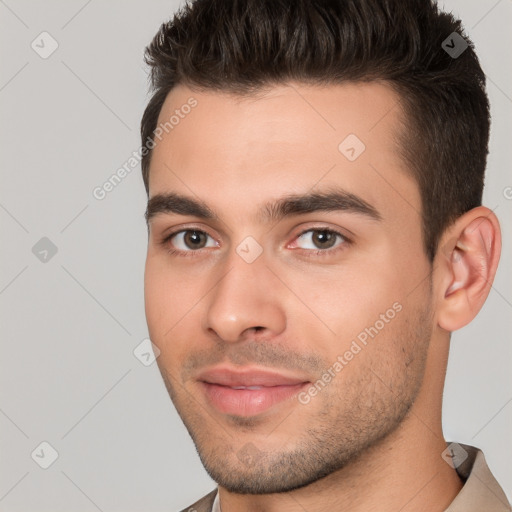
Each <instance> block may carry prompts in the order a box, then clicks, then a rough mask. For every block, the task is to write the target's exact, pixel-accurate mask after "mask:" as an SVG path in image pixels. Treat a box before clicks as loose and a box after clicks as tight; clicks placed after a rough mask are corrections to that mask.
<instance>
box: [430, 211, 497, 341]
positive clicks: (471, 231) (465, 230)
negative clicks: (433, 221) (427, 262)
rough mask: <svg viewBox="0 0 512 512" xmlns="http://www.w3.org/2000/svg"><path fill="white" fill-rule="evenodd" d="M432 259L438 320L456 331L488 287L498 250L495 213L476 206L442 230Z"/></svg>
mask: <svg viewBox="0 0 512 512" xmlns="http://www.w3.org/2000/svg"><path fill="white" fill-rule="evenodd" d="M439 247H440V249H439V250H438V253H437V255H436V260H435V261H434V269H435V270H434V275H435V282H436V300H437V323H438V325H439V327H441V328H442V329H445V330H446V331H450V332H452V331H455V330H457V329H460V328H461V327H464V326H465V325H466V324H468V323H469V322H471V320H473V318H474V317H475V316H476V314H477V313H478V312H479V311H480V309H481V307H482V306H483V304H484V302H485V300H486V298H487V296H488V295H489V291H490V289H491V285H492V282H493V280H494V276H495V274H496V269H497V267H498V261H499V258H500V252H501V231H500V225H499V222H498V219H497V218H496V215H494V213H493V212H492V211H491V210H489V208H486V207H484V206H479V207H477V208H474V209H472V210H470V211H469V212H466V213H465V214H464V215H462V216H461V217H459V218H458V219H457V220H456V222H455V223H454V224H452V225H451V226H450V227H449V228H448V229H447V230H446V232H445V233H444V235H443V237H442V239H441V241H440V245H439Z"/></svg>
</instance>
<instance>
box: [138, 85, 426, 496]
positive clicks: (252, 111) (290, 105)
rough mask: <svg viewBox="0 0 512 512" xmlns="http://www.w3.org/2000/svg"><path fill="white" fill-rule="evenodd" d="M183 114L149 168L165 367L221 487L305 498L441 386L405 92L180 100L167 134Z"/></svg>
mask: <svg viewBox="0 0 512 512" xmlns="http://www.w3.org/2000/svg"><path fill="white" fill-rule="evenodd" d="M191 97H192V98H194V99H195V100H196V101H197V104H196V105H195V106H194V107H193V108H182V107H183V105H186V104H187V103H190V98H191ZM176 110H178V111H179V113H180V114H181V115H180V116H179V117H180V120H179V122H176V118H174V121H173V127H172V129H170V130H169V129H168V133H165V132H164V136H163V137H162V138H161V141H159V142H158V143H157V145H156V148H155V149H154V153H153V156H152V162H151V171H150V193H149V195H150V208H149V214H150V220H149V223H150V236H149V246H148V254H147V263H146V274H145V300H146V316H147V321H148V326H149V331H150V336H151V340H152V341H153V343H154V344H155V345H156V346H157V347H158V348H159V350H160V351H161V355H160V356H159V358H158V359H157V361H158V365H159V368H160V371H161V373H162V376H163V378H164V381H165V383H166V386H167V388H168V391H169V393H170V396H171V398H172V400H173V402H174V404H175V406H176V408H177V410H178V413H179V414H180V416H181V418H182V420H183V422H184V423H185V426H186V427H187V429H188V431H189V433H190V435H191V436H192V438H193V440H194V442H195V444H196V446H197V449H198V452H199V454H200V457H201V460H202V462H203V464H204V465H205V468H206V469H207V471H208V472H209V474H210V475H211V476H212V478H213V479H214V480H215V481H217V482H218V483H219V484H220V485H222V486H224V487H226V488H228V489H230V490H232V491H234V492H242V493H255V494H256V493H271V492H279V491H287V490H291V489H293V488H297V487H300V486H304V485H307V484H309V483H311V482H313V481H316V480H318V479H319V478H321V477H323V476H325V475H327V474H330V473H332V472H333V471H335V470H337V469H340V468H342V467H344V466H345V465H346V464H347V463H348V462H350V461H352V460H355V459H356V458H357V456H358V455H360V454H361V453H362V452H363V451H364V450H366V449H367V448H369V447H370V446H372V445H375V444H376V443H377V442H378V441H379V440H380V439H382V438H383V437H385V436H386V435H387V434H389V433H391V432H393V431H394V430H395V429H396V427H397V426H399V425H400V424H401V422H402V420H403V419H404V417H406V413H407V411H408V410H409V409H410V408H411V406H412V405H413V404H414V400H415V398H416V396H417V394H418V391H419V389H420V387H421V385H422V382H423V376H424V374H425V365H426V360H427V352H428V347H429V341H430V337H431V334H432V329H433V326H434V320H433V314H432V311H431V290H430V284H431V283H430V279H429V278H428V277H427V276H428V275H429V271H430V264H429V262H428V260H427V258H426V255H425V253H424V250H423V242H422V231H421V219H420V213H419V212H420V211H421V202H420V196H419V190H418V187H417V184H416V182H415V181H414V180H413V179H412V177H410V175H409V174H408V172H407V169H406V168H405V164H404V162H403V161H402V159H401V158H400V155H399V150H398V146H397V142H396V140H397V136H398V134H399V130H400V129H401V128H400V127H401V123H400V119H401V117H400V116H401V113H400V107H399V106H398V103H397V96H396V95H395V94H394V93H393V92H392V91H391V89H390V88H388V87H387V86H385V85H382V84H377V83H373V84H344V85H338V86H329V87H323V88H320V87H311V86H309V87H308V86H305V85H299V84H290V85H288V86H280V87H275V88H272V89H270V90H269V91H268V92H267V93H265V94H263V93H262V94H260V95H258V96H255V97H251V98H241V97H237V96H233V95H228V94H221V93H218V92H196V91H191V90H190V89H188V88H187V87H184V86H179V87H177V88H176V89H174V90H173V91H172V92H171V93H170V94H169V96H168V98H167V100H166V102H165V104H164V106H163V108H162V111H161V113H160V118H159V123H165V122H166V121H168V120H169V119H170V118H171V116H173V115H176ZM184 112H189V113H188V114H186V115H184V114H183V113H184ZM168 126H169V125H168ZM351 134H352V135H351ZM347 137H348V139H347ZM356 137H357V138H356ZM360 141H362V143H364V145H365V149H364V148H363V146H362V145H361V142H360ZM340 143H341V145H340ZM156 196H162V197H161V198H160V200H158V201H157V200H156V199H155V198H156ZM183 199H188V200H189V201H183ZM151 200H152V202H151ZM199 206H201V208H199Z"/></svg>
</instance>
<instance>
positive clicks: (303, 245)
mask: <svg viewBox="0 0 512 512" xmlns="http://www.w3.org/2000/svg"><path fill="white" fill-rule="evenodd" d="M344 243H348V239H347V238H345V237H344V236H343V235H342V234H341V233H338V232H337V231H333V230H332V229H323V228H322V229H308V230H307V231H304V232H302V233H301V234H300V235H299V236H298V237H297V241H296V242H295V244H294V245H295V246H296V247H298V248H300V249H306V250H314V251H319V250H320V251H326V250H328V249H333V248H336V247H338V246H340V245H342V244H344Z"/></svg>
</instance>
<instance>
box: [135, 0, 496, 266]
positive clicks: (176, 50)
mask: <svg viewBox="0 0 512 512" xmlns="http://www.w3.org/2000/svg"><path fill="white" fill-rule="evenodd" d="M454 32H455V33H457V34H456V35H455V37H456V39H453V36H454V34H453V33H454ZM450 38H452V39H450ZM443 41H448V49H449V48H450V47H454V46H455V42H457V43H458V44H462V45H463V46H462V48H465V50H464V51H463V52H462V53H461V54H460V55H457V56H456V57H455V56H454V54H453V53H451V54H450V52H449V51H447V50H445V49H444V48H443ZM466 45H467V48H466ZM145 60H146V63H147V64H148V65H149V66H150V70H151V74H150V77H151V85H152V90H153V96H152V97H151V99H150V101H149V103H148V105H147V107H146V110H145V112H144V115H143V118H142V122H141V135H142V141H143V144H144V143H145V142H146V141H147V140H152V135H153V132H154V130H155V129H156V127H157V121H158V117H159V114H160V110H161V108H162V105H163V103H164V101H165V98H166V97H167V95H168V93H169V92H170V91H171V90H172V89H173V88H174V87H175V86H176V85H178V84H185V85H188V86H189V87H191V88H195V89H199V90H213V91H226V92H232V93H234V94H239V95H250V94H251V93H254V92H258V91H259V90H261V89H262V88H264V87H267V86H272V85H278V84H284V83H286V82H290V81H298V82H303V83H308V84H318V85H324V84H339V83H343V82H347V81H351V82H354V81H356V82H357V81H372V80H384V81H386V82H387V83H389V84H391V85H392V86H393V87H394V89H395V90H396V91H397V93H398V94H399V97H400V99H401V101H402V104H403V106H404V112H405V114H406V121H407V130H405V131H404V135H403V136H402V138H401V141H400V146H401V150H402V151H401V153H402V156H403V158H404V159H405V160H406V162H407V163H408V165H409V167H410V170H411V172H412V174H413V176H414V177H415V179H416V181H417V183H418V186H419V190H420V194H421V199H422V223H423V235H424V244H425V251H426V253H427V255H428V257H429V259H430V261H433V259H434V256H435V254H436V251H437V246H438V243H439V237H440V236H441V234H442V233H443V231H444V230H445V229H446V227H447V226H449V225H450V224H451V223H452V222H453V221H454V220H455V219H456V218H457V217H458V216H460V215H462V214H463V213H464V212H466V211H468V210H470V209H472V208H474V207H476V206H478V205H480V204H481V201H482V191H483V184H484V172H485V166H486V159H487V153H488V139H489V125H490V117H489V103H488V99H487V95H486V93H485V74H484V73H483V71H482V69H481V67H480V64H479V62H478V58H477V56H476V54H475V52H474V47H473V44H472V42H471V41H470V40H469V39H468V38H467V36H466V35H464V33H463V28H462V25H461V22H460V21H459V20H457V19H455V18H454V17H453V16H452V15H451V14H448V13H444V12H441V11H440V10H439V9H438V7H437V5H436V3H435V2H434V1H433V0H195V1H193V2H188V3H187V4H185V6H184V7H183V8H182V9H181V10H179V11H178V12H177V13H176V14H175V16H174V17H173V18H172V19H171V20H170V21H169V22H167V23H164V24H163V25H162V26H161V27H160V30H159V31H158V33H157V34H156V36H155V37H154V39H153V41H152V42H151V44H150V45H149V46H148V47H147V48H146V53H145ZM150 160H151V152H149V153H148V154H146V155H145V156H144V157H143V159H142V173H143V178H144V184H145V186H146V191H148V192H149V167H150Z"/></svg>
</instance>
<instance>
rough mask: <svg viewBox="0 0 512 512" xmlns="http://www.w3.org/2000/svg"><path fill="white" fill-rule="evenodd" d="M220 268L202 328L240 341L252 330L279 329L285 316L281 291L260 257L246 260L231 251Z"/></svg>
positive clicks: (272, 332)
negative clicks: (222, 268) (219, 274)
mask: <svg viewBox="0 0 512 512" xmlns="http://www.w3.org/2000/svg"><path fill="white" fill-rule="evenodd" d="M224 268H225V271H224V273H223V276H222V277H220V278H219V281H218V282H217V284H216V285H215V287H214V289H213V291H212V292H211V293H210V294H208V296H207V308H206V314H205V317H204V322H203V328H205V329H206V330H207V331H209V332H214V333H215V334H216V335H217V336H218V337H219V338H221V339H222V340H223V341H225V342H237V341H240V340H242V339H244V337H245V336H247V335H248V334H249V333H254V332H261V334H265V336H269V337H273V336H275V335H278V334H280V333H281V332H283V331H284V329H285V328H286V315H285V310H284V301H282V300H281V298H280V297H282V295H281V293H282V292H281V293H279V292H280V290H279V288H280V287H278V281H277V280H276V277H275V275H274V274H273V273H272V272H271V271H270V270H269V269H268V268H267V266H266V264H265V260H264V258H263V257H262V256H260V257H259V258H258V259H257V260H256V261H253V262H252V263H247V262H246V261H244V260H243V259H242V258H241V257H240V256H239V255H238V254H236V253H234V254H233V255H232V257H231V258H230V259H229V261H228V262H227V265H226V267H224ZM264 331H265V332H264Z"/></svg>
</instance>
